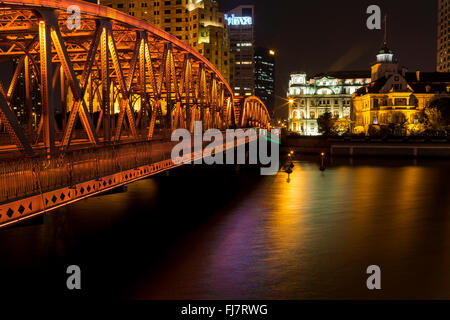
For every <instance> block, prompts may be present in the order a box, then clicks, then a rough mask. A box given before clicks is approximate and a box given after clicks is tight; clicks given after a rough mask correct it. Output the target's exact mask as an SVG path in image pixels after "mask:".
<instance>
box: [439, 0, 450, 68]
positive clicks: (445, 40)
mask: <svg viewBox="0 0 450 320" xmlns="http://www.w3.org/2000/svg"><path fill="white" fill-rule="evenodd" d="M437 27H438V30H437V31H438V35H437V64H436V69H437V71H438V72H449V71H450V41H449V40H450V32H449V31H450V29H449V28H450V0H438V25H437Z"/></svg>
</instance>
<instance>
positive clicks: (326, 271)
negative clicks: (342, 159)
mask: <svg viewBox="0 0 450 320" xmlns="http://www.w3.org/2000/svg"><path fill="white" fill-rule="evenodd" d="M374 163H375V165H374ZM204 171H205V172H204ZM204 171H202V170H199V169H194V170H187V171H183V170H182V171H179V172H175V173H172V174H171V176H169V177H159V178H156V179H149V180H144V181H140V182H137V183H134V184H132V185H130V186H129V188H128V192H126V193H120V194H114V195H108V196H103V197H97V198H93V199H89V200H86V201H83V202H80V203H78V204H75V205H74V206H71V207H68V208H64V209H61V210H58V212H56V214H55V215H52V216H51V217H50V218H47V222H46V223H45V224H42V225H37V226H31V227H23V228H16V229H9V230H7V231H6V232H1V233H0V254H1V256H2V257H6V258H8V263H6V266H5V267H4V268H5V269H6V270H7V271H9V272H12V271H11V270H17V268H19V267H20V268H22V269H25V270H29V269H31V268H32V266H38V267H37V270H38V271H35V272H36V274H37V276H39V275H40V274H41V273H42V272H41V271H39V270H40V269H49V270H52V272H53V270H59V269H58V268H60V267H61V266H62V265H65V264H66V263H68V261H81V262H80V264H81V265H82V267H84V268H85V269H87V270H88V280H87V281H89V285H88V286H87V290H86V292H87V293H86V294H88V295H90V296H96V295H102V296H115V297H131V298H154V299H170V298H176V299H186V298H187V299H262V298H272V299H317V298H319V299H324V298H333V299H340V298H363V299H366V298H369V299H370V298H387V299H390V298H401V299H408V298H450V277H449V276H448V275H447V270H450V268H449V267H450V233H449V231H450V229H449V226H450V200H449V199H450V198H449V195H450V188H449V185H448V182H447V179H448V177H449V176H450V175H449V172H450V166H448V165H446V164H435V163H431V165H428V164H426V165H419V166H416V165H412V164H409V163H403V164H402V163H400V164H395V165H392V164H390V163H386V162H384V163H382V162H380V163H377V162H376V161H373V163H372V165H348V164H345V165H337V164H335V165H333V166H331V167H329V168H328V169H327V170H326V171H325V172H320V171H319V170H318V165H317V164H316V163H314V162H306V161H298V162H295V167H294V168H293V173H292V174H291V175H290V180H289V182H287V174H286V173H284V172H280V173H279V174H278V175H276V176H271V177H260V176H257V175H256V174H255V173H253V172H248V171H245V170H241V171H240V172H234V171H233V170H229V171H226V172H221V171H215V170H204ZM219 208H220V209H219ZM12 243H13V245H11V244H12ZM30 256H32V257H34V258H30ZM43 257H46V258H45V259H44V258H43ZM372 264H376V265H379V266H380V267H381V270H382V288H383V290H382V291H380V292H371V291H368V290H367V289H366V287H365V282H366V278H367V275H366V274H365V270H366V268H367V267H368V266H369V265H372ZM2 268H3V267H2ZM12 273H13V274H14V273H17V274H18V272H17V271H15V272H12ZM46 275H47V276H48V274H46ZM58 279H59V278H58ZM111 279H114V283H113V284H111ZM54 287H55V288H57V289H61V288H60V287H58V284H56V281H55V284H54ZM51 288H53V287H51Z"/></svg>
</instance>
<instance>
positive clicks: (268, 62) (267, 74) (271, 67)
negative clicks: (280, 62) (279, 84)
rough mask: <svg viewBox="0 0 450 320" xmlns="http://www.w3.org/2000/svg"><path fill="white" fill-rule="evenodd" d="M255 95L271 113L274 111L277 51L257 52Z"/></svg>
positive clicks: (258, 49) (263, 49)
mask: <svg viewBox="0 0 450 320" xmlns="http://www.w3.org/2000/svg"><path fill="white" fill-rule="evenodd" d="M254 61H255V95H256V96H257V97H258V98H260V99H261V100H262V101H263V102H264V104H265V105H266V107H267V108H268V110H269V112H270V113H273V110H274V97H275V51H274V50H270V49H267V48H260V47H259V48H256V50H255V58H254Z"/></svg>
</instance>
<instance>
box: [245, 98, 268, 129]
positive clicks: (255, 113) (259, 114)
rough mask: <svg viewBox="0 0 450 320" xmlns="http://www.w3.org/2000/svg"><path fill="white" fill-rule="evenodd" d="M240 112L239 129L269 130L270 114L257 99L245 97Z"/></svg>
mask: <svg viewBox="0 0 450 320" xmlns="http://www.w3.org/2000/svg"><path fill="white" fill-rule="evenodd" d="M241 110H242V114H241V121H240V122H241V124H240V125H241V127H243V128H247V127H259V128H263V129H270V114H269V112H268V111H267V108H266V106H265V105H264V103H263V102H262V101H261V100H260V99H259V98H258V97H255V96H249V97H247V98H246V99H245V100H244V102H243V106H242V109H241Z"/></svg>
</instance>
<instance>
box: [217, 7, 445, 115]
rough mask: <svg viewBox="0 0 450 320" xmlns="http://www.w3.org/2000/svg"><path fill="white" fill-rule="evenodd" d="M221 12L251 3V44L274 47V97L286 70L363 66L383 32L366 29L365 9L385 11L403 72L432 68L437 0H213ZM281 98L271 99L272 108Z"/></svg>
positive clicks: (286, 77) (284, 86) (371, 58)
mask: <svg viewBox="0 0 450 320" xmlns="http://www.w3.org/2000/svg"><path fill="white" fill-rule="evenodd" d="M218 1H219V3H220V6H221V10H222V11H227V10H229V9H232V8H234V7H236V6H238V5H240V4H254V5H255V6H256V7H255V14H256V16H255V21H254V23H255V28H256V42H257V43H256V44H257V45H261V46H266V47H270V48H274V49H275V50H276V51H277V61H276V63H277V66H276V67H277V72H276V95H277V96H281V97H283V98H285V97H286V91H287V86H288V81H289V73H290V72H292V71H300V70H301V71H306V72H307V73H308V74H309V75H312V74H315V73H319V72H325V71H329V70H365V69H368V68H369V66H370V64H371V63H372V62H373V61H375V55H376V53H377V51H378V50H379V49H380V48H381V44H382V42H383V37H384V32H383V31H378V30H374V31H373V30H368V29H367V27H366V20H367V17H368V15H367V14H366V10H367V7H368V6H369V5H372V4H377V5H379V6H380V7H381V10H382V15H383V16H384V14H387V15H388V44H389V48H390V49H391V50H392V51H394V54H395V55H396V57H397V59H398V60H399V63H400V65H401V66H405V67H407V68H408V69H409V71H415V70H417V69H420V70H422V71H435V68H436V25H437V0H381V1H380V0H371V1H366V0H345V1H338V0H289V1H287V0H278V1H274V0H245V1H242V0H218ZM282 103H284V101H282V100H280V99H277V102H276V106H277V109H278V110H280V109H283V107H282V106H281V104H282Z"/></svg>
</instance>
